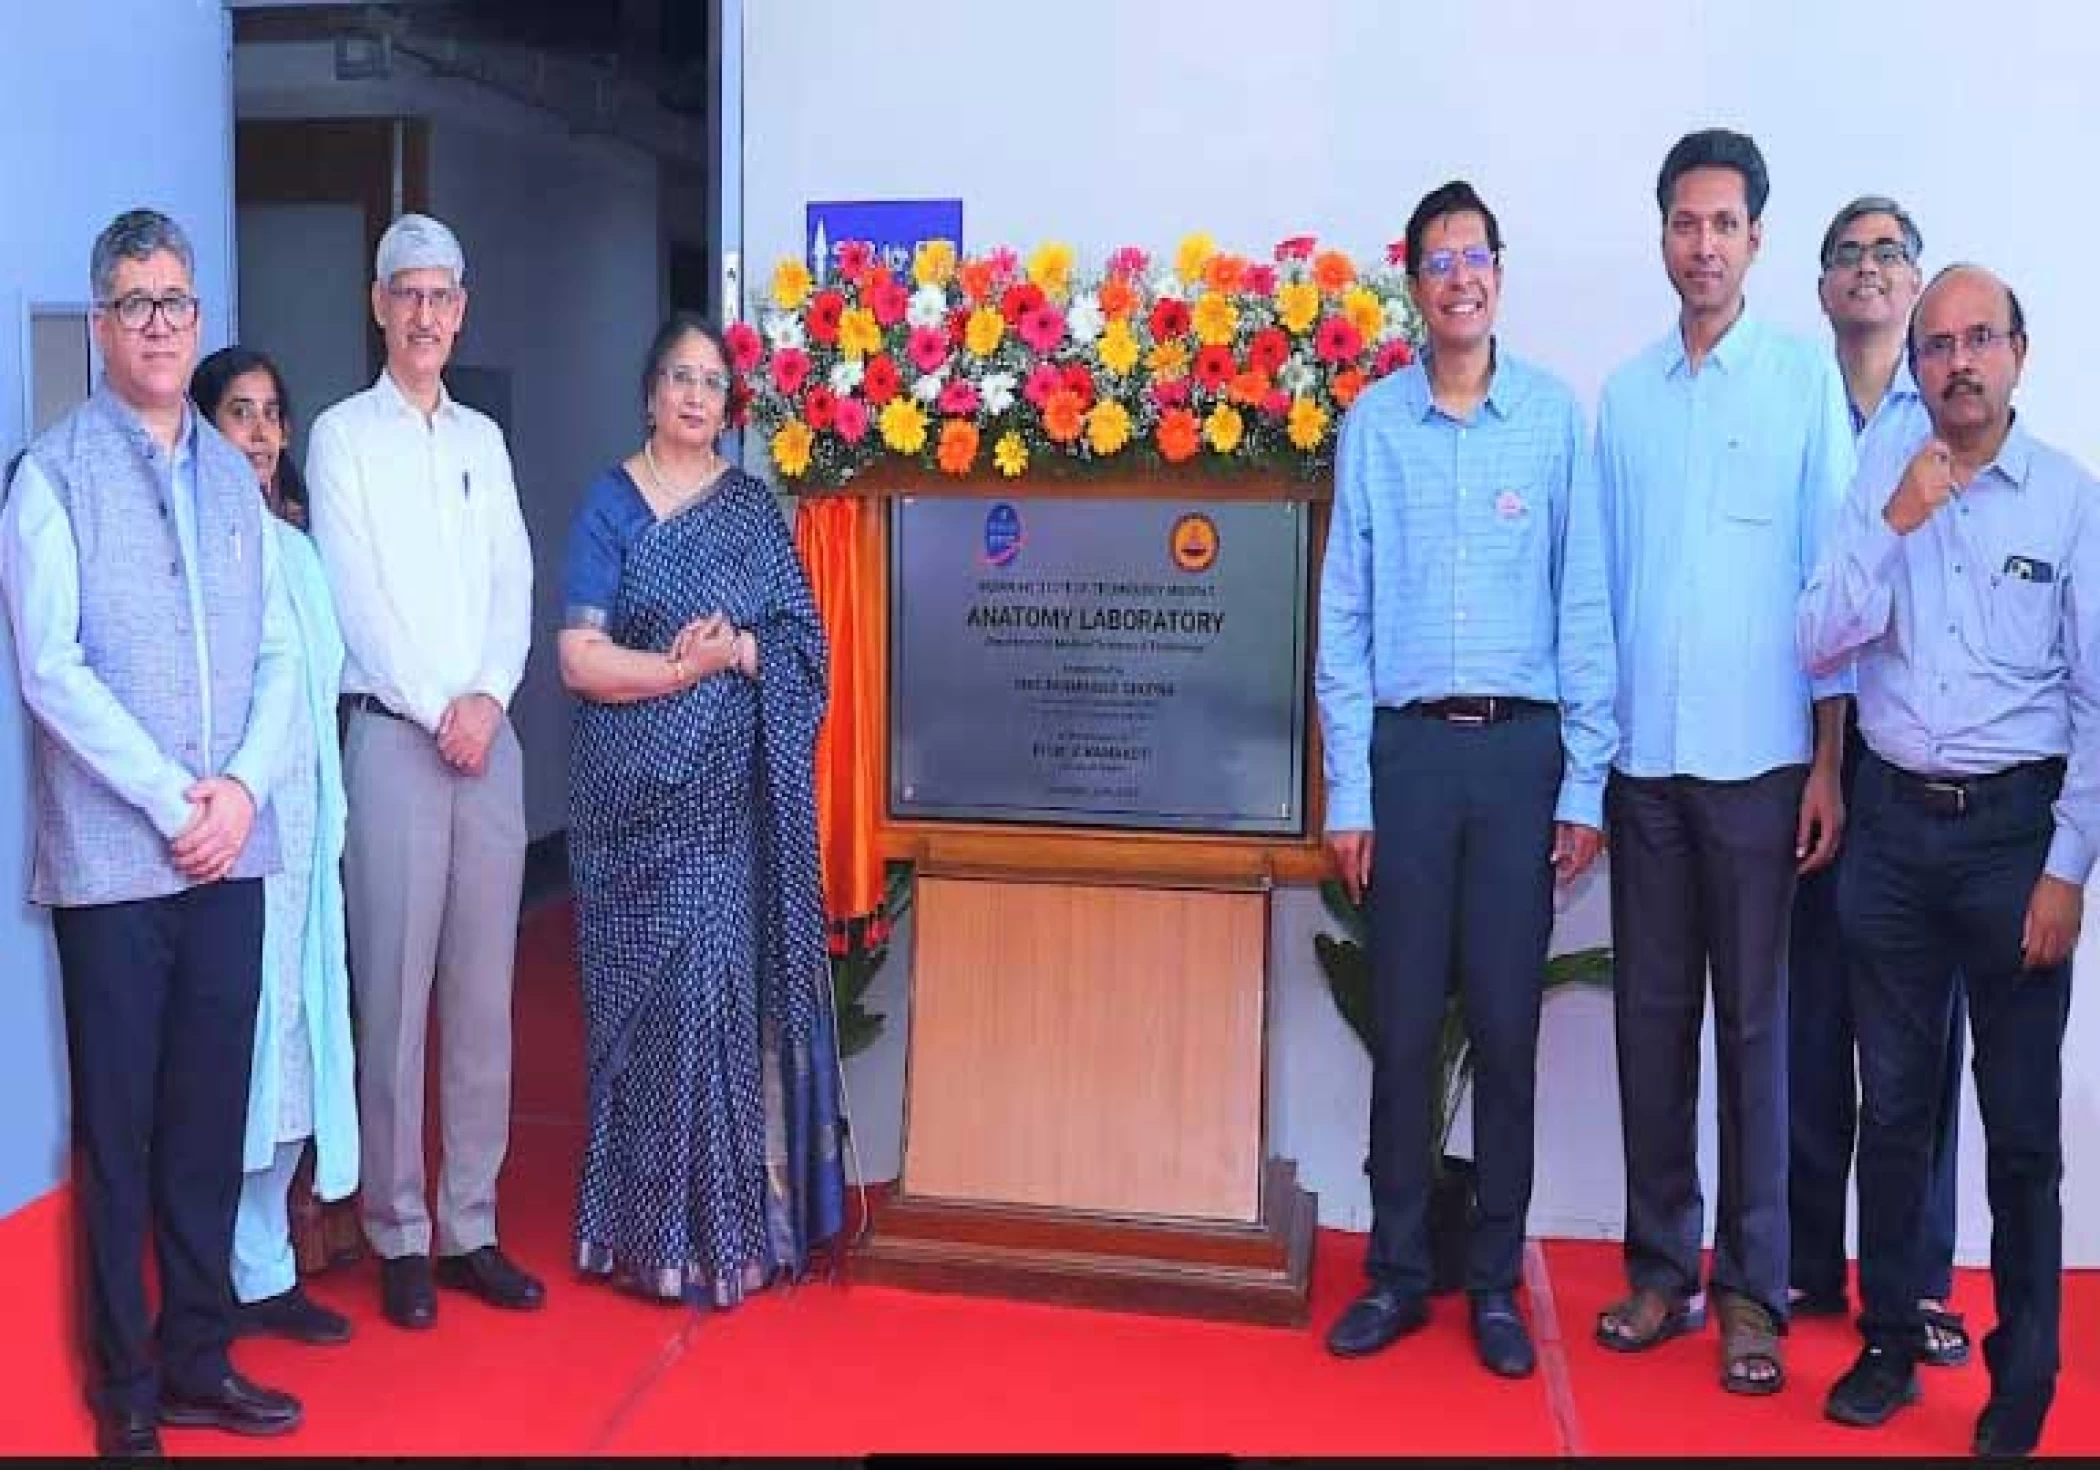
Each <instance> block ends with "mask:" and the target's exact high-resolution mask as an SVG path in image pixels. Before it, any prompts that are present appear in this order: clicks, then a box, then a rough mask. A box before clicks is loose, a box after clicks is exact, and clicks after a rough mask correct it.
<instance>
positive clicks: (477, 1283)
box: [437, 1245, 547, 1312]
mask: <svg viewBox="0 0 2100 1470" xmlns="http://www.w3.org/2000/svg"><path fill="white" fill-rule="evenodd" d="M437 1279H438V1285H440V1286H449V1287H451V1288H453V1289H454V1290H456V1291H471V1292H472V1293H474V1295H476V1296H478V1297H480V1298H481V1299H482V1300H483V1301H485V1302H487V1303H488V1304H489V1305H490V1306H492V1307H503V1308H506V1309H508V1310H510V1311H513V1312H532V1311H537V1310H538V1309H539V1308H541V1307H543V1306H545V1305H546V1303H547V1288H546V1287H544V1286H542V1285H540V1283H539V1282H538V1280H536V1279H535V1278H533V1277H531V1276H527V1275H526V1274H525V1273H524V1272H523V1271H520V1270H519V1269H518V1268H517V1267H516V1266H515V1265H513V1264H512V1263H511V1261H510V1259H509V1258H508V1257H506V1256H505V1255H504V1254H503V1252H502V1251H499V1250H497V1249H496V1248H495V1247H494V1246H492V1245H485V1246H483V1247H482V1248H481V1249H480V1250H474V1251H468V1252H467V1253H466V1254H465V1255H463V1256H441V1257H439V1259H438V1263H437Z"/></svg>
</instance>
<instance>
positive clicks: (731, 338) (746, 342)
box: [722, 322, 766, 374]
mask: <svg viewBox="0 0 2100 1470" xmlns="http://www.w3.org/2000/svg"><path fill="white" fill-rule="evenodd" d="M722 340H723V341H724V342H726V343H727V344H728V346H729V365H730V366H731V367H733V368H735V369H736V370H737V372H738V373H740V374H741V373H748V372H750V371H751V370H752V369H753V368H755V367H757V366H758V360H759V358H760V357H762V356H764V354H765V350H766V344H765V342H764V341H763V339H761V338H760V337H759V335H758V329H757V328H756V327H753V326H752V325H751V323H749V322H731V323H730V324H729V330H728V331H727V332H724V333H723V334H722Z"/></svg>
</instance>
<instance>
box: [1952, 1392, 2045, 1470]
mask: <svg viewBox="0 0 2100 1470" xmlns="http://www.w3.org/2000/svg"><path fill="white" fill-rule="evenodd" d="M2048 1412H2049V1411H2048V1410H2047V1409H2045V1408H2043V1409H2038V1408H2034V1407H2032V1406H2029V1405H2024V1404H2016V1403H2013V1402H2011V1401H2009V1400H2006V1399H1995V1398H1994V1399H1992V1400H1991V1401H1990V1402H1989V1403H1987V1404H1985V1405H1984V1406H1983V1412H1982V1413H1981V1414H1979V1415H1978V1416H1977V1418H1976V1438H1975V1439H1974V1441H1972V1442H1971V1443H1970V1445H1969V1449H1970V1451H1971V1452H1972V1453H1974V1454H1977V1455H1981V1456H1986V1457H1989V1458H1992V1459H2025V1458H2026V1457H2027V1456H2029V1455H2032V1454H2033V1453H2034V1447H2035V1446H2036V1445H2037V1444H2039V1443H2041V1439H2042V1420H2043V1419H2045V1418H2047V1417H2048Z"/></svg>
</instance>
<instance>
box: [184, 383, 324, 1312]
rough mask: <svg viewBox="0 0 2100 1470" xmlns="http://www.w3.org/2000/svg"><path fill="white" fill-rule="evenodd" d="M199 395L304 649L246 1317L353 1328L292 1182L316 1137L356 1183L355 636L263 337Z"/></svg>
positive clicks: (250, 1153) (283, 812) (261, 1033)
mask: <svg viewBox="0 0 2100 1470" xmlns="http://www.w3.org/2000/svg"><path fill="white" fill-rule="evenodd" d="M190 396H191V398H192V399H193V400H194V401H195V402H196V404H197V406H198V408H199V409H200V410H201V411H202V412H203V413H204V414H205V416H206V417H208V418H209V419H210V420H211V421H212V423H213V424H214V425H215V426H216V427H217V428H218V429H219V431H220V432H221V433H223V434H224V435H226V437H227V438H228V439H230V440H231V441H232V442H233V445H234V447H235V448H237V449H239V450H241V452H242V453H244V454H246V455H247V456H248V459H249V462H250V463H252V464H253V465H254V466H255V471H256V478H257V480H258V481H259V482H260V484H261V487H262V493H263V498H264V500H265V502H266V503H267V504H268V505H269V507H270V510H271V512H272V513H273V516H274V519H273V520H272V521H271V522H270V532H271V534H272V535H274V536H276V537H277V550H278V553H279V555H278V566H279V568H280V570H281V573H282V576H283V579H284V587H285V593H286V596H287V599H288V600H289V602H290V603H291V609H292V614H293V619H294V621H295V622H296V624H297V625H298V629H299V642H300V648H301V652H302V654H303V655H304V664H305V679H304V682H303V685H302V689H303V693H304V696H305V697H304V698H303V699H301V700H300V702H299V704H298V707H297V709H296V710H295V712H294V716H293V723H292V729H291V731H290V732H289V736H288V738H287V739H286V741H285V756H284V765H283V767H282V769H281V770H280V771H279V772H278V773H277V779H276V782H275V784H274V785H273V786H272V788H271V791H270V793H269V802H270V807H271V810H272V812H273V814H274V817H275V820H276V823H277V836H278V843H279V846H280V848H281V849H282V852H283V858H284V866H283V870H282V871H281V872H278V873H274V874H272V875H270V876H269V877H268V878H266V879H264V882H263V902H264V918H263V987H262V996H261V1001H260V1004H259V1005H258V1006H257V1008H256V1016H255V1053H254V1066H253V1070H252V1072H251V1075H250V1080H249V1087H248V1122H247V1131H246V1134H245V1136H244V1138H243V1140H242V1149H241V1167H242V1170H243V1177H242V1181H241V1201H240V1211H239V1214H238V1215H237V1217H236V1219H235V1223H234V1239H233V1261H232V1280H233V1291H234V1296H235V1298H236V1299H237V1300H238V1301H239V1303H240V1315H239V1324H240V1330H241V1331H242V1332H243V1333H259V1332H268V1333H273V1334H276V1335H279V1336H283V1337H289V1338H292V1339H294V1340H296V1341H300V1342H308V1343H316V1344H331V1343H340V1342H347V1341H348V1340H349V1337H350V1323H349V1321H348V1319H347V1318H345V1317H343V1316H342V1315H341V1314H339V1313H336V1312H332V1311H329V1310H328V1309H327V1308H325V1307H323V1306H321V1305H320V1304H318V1303H317V1302H315V1301H314V1300H313V1299H312V1298H311V1297H309V1296H308V1295H307V1294H306V1293H305V1292H304V1291H303V1290H302V1289H301V1288H300V1285H299V1279H298V1268H297V1262H296V1259H295V1257H294V1254H293V1250H292V1239H291V1220H290V1213H289V1194H290V1190H291V1185H292V1180H293V1176H294V1175H295V1174H296V1173H297V1171H298V1168H299V1162H300V1159H301V1157H302V1156H303V1155H304V1154H305V1152H306V1143H307V1140H308V1139H309V1138H311V1139H312V1140H313V1144H314V1171H313V1181H314V1193H315V1194H316V1195H318V1196H319V1197H320V1198H321V1199H323V1200H335V1199H342V1198H345V1197H347V1196H348V1195H350V1194H351V1193H353V1192H355V1190H356V1188H357V1157H358V1155H357V1097H356V1091H355V1075H354V1074H355V1063H354V1059H353V1053H352V1049H351V1039H350V981H349V967H348V964H347V962H346V954H345V944H344V929H343V886H342V855H343V832H344V816H345V808H344V799H343V774H342V756H341V751H340V749H339V747H338V745H337V742H336V721H335V707H336V698H337V695H338V693H339V690H340V685H341V676H342V667H343V637H342V632H341V630H340V628H339V627H338V626H337V623H336V617H335V610H334V606H333V604H332V603H331V602H330V600H329V593H328V583H327V579H326V578H325V577H324V575H323V574H322V570H321V561H320V557H319V556H318V555H317V554H316V552H315V551H314V548H313V545H312V543H311V542H310V541H309V540H308V539H307V536H306V534H305V531H304V530H303V529H302V528H303V527H304V525H305V521H306V498H305V493H304V487H303V486H302V485H301V484H300V482H299V477H298V471H297V470H296V469H295V468H294V467H293V465H292V463H291V460H290V458H289V457H288V456H287V455H286V454H285V453H284V448H285V443H286V440H287V438H288V436H289V433H290V423H291V410H290V406H289V404H288V402H287V401H286V397H285V392H284V382H283V379H282V377H281V375H280V374H279V373H278V371H277V369H276V367H275V366H274V365H273V364H272V363H271V362H270V361H269V359H268V358H266V357H264V356H263V355H262V354H261V353H258V352H253V351H250V350H248V349H246V348H242V347H228V348H224V349H222V350H220V351H218V352H215V353H213V354H212V355H211V356H210V357H207V358H206V359H205V360H204V361H203V362H201V363H199V364H198V366H197V371H196V375H195V377H194V378H193V379H192V381H191V385H190Z"/></svg>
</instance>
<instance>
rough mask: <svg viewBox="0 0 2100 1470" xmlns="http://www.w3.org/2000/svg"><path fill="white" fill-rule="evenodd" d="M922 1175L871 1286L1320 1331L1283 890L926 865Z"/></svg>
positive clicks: (916, 1024) (917, 949) (916, 1069)
mask: <svg viewBox="0 0 2100 1470" xmlns="http://www.w3.org/2000/svg"><path fill="white" fill-rule="evenodd" d="M913 912H914V919H913V926H914V942H913V963H912V999H911V1035H910V1042H909V1055H908V1061H907V1073H906V1083H905V1139H904V1165H903V1174H902V1178H901V1180H900V1181H899V1191H898V1194H897V1196H896V1198H895V1199H893V1200H892V1202H891V1203H890V1204H889V1205H888V1206H887V1207H885V1209H884V1210H883V1211H882V1213H881V1214H880V1215H879V1216H878V1217H877V1219H876V1222H875V1226H874V1230H873V1232H872V1234H871V1236H870V1239H869V1241H868V1243H867V1245H866V1246H865V1247H863V1250H862V1252H861V1254H860V1256H859V1258H858V1264H857V1266H856V1271H857V1274H858V1275H859V1276H860V1277H861V1278H862V1279H865V1280H870V1281H879V1282H887V1283H892V1284H896V1285H902V1286H912V1287H919V1288H923V1289H929V1290H945V1291H961V1292H979V1293H987V1294H993V1295H1003V1296H1018V1297H1024V1298H1031V1299H1037V1300H1047V1301H1057V1302H1065V1303H1072V1304H1080V1305H1087V1306H1096V1307H1107V1308H1114V1309H1121V1310H1130V1311H1143V1312H1163V1313H1171V1314H1179V1315H1192V1316H1203V1317H1216V1318H1224V1319H1231V1320H1240V1321H1250V1322H1265V1323H1278V1324H1296V1323H1302V1322H1303V1321H1304V1320H1305V1317H1306V1299H1307V1295H1308V1292H1309V1290H1310V1281H1311V1259H1312V1236H1313V1222H1314V1210H1313V1200H1312V1197H1311V1196H1310V1195H1309V1194H1307V1193H1306V1192H1305V1191H1304V1190H1302V1189H1300V1188H1299V1187H1298V1185H1297V1182H1296V1175H1295V1170H1294V1169H1293V1168H1292V1166H1290V1165H1289V1164H1287V1163H1283V1162H1280V1161H1275V1162H1271V1161H1267V1160H1266V1157H1265V1148H1264V1136H1263V1135H1264V1128H1263V1090H1264V1089H1263V1081H1264V1074H1265V1057H1264V1050H1265V1049H1264V1045H1263V1030H1264V1028H1263V1021H1264V1013H1265V1009H1266V1007H1265V1000H1266V971H1267V963H1266V961H1267V948H1268V944H1267V940H1268V892H1267V886H1266V884H1265V883H1263V882H1260V881H1258V880H1240V881H1233V880H1229V879H1216V878H1212V879H1204V880H1194V879H1192V880H1187V881H1163V880H1160V879H1157V878H1153V879H1149V880H1148V879H1146V878H1143V877H1138V876H1131V875H1119V876H1117V877H1115V878H1112V879H1101V878H1098V877H1097V878H1094V879H1093V880H1092V881H1088V880H1087V879H1086V878H1083V877H1074V878H1067V879H1062V880H1060V879H1056V878H1053V877H1050V876H1048V875H1045V874H1042V873H1025V874H1001V873H994V872H974V873H972V872H960V871H958V872H941V871H939V870H937V869H928V868H927V867H925V866H923V865H922V868H921V871H920V873H919V877H918V880H917V895H916V898H915V900H914V910H913Z"/></svg>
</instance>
